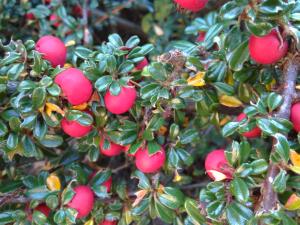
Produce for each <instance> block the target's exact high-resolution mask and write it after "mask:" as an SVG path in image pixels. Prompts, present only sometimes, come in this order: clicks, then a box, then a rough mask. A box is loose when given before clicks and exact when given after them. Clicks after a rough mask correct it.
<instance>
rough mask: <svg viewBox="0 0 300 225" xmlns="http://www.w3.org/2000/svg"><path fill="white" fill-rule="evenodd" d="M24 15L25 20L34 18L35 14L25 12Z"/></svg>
mask: <svg viewBox="0 0 300 225" xmlns="http://www.w3.org/2000/svg"><path fill="white" fill-rule="evenodd" d="M25 17H26V19H27V20H34V19H35V16H34V14H33V13H26V15H25Z"/></svg>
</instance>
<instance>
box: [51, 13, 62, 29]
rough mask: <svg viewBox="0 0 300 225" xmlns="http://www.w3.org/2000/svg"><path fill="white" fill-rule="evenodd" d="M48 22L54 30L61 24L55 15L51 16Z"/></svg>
mask: <svg viewBox="0 0 300 225" xmlns="http://www.w3.org/2000/svg"><path fill="white" fill-rule="evenodd" d="M49 20H50V22H51V24H52V25H53V26H54V27H56V28H57V27H59V26H60V24H61V23H60V18H59V17H58V16H57V15H56V14H51V15H50V17H49Z"/></svg>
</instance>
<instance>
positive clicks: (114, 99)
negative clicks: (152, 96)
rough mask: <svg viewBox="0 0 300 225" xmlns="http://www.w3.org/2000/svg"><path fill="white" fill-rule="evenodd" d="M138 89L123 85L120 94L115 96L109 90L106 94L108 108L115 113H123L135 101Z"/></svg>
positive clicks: (105, 100)
mask: <svg viewBox="0 0 300 225" xmlns="http://www.w3.org/2000/svg"><path fill="white" fill-rule="evenodd" d="M136 95H137V94H136V90H135V87H133V86H127V87H124V86H123V87H121V91H120V93H119V95H117V96H115V95H112V94H111V93H110V91H109V90H108V91H107V92H106V94H105V96H104V103H105V106H106V109H107V110H108V111H109V112H111V113H113V114H123V113H125V112H127V111H129V110H130V109H131V107H132V106H133V105H134V103H135V99H136Z"/></svg>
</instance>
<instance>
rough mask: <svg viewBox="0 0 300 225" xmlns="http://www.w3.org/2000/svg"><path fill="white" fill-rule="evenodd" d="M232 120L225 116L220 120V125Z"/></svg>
mask: <svg viewBox="0 0 300 225" xmlns="http://www.w3.org/2000/svg"><path fill="white" fill-rule="evenodd" d="M229 121H230V119H229V117H228V116H226V117H225V118H223V119H222V120H221V121H220V123H219V124H220V126H224V125H225V124H226V123H228V122H229Z"/></svg>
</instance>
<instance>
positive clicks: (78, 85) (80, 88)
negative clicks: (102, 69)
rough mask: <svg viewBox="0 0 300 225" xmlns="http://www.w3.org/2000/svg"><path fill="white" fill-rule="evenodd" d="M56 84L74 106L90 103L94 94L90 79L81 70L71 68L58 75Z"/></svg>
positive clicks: (55, 80)
mask: <svg viewBox="0 0 300 225" xmlns="http://www.w3.org/2000/svg"><path fill="white" fill-rule="evenodd" d="M54 82H55V83H56V84H58V85H59V86H60V88H61V89H62V92H63V95H64V97H66V99H67V100H68V101H69V103H71V104H72V105H80V104H83V103H85V102H88V101H89V100H90V98H91V96H92V93H93V86H92V84H91V82H90V81H89V79H87V78H86V76H84V74H83V73H82V72H81V70H79V69H75V68H69V69H66V70H64V71H63V72H61V73H59V74H57V76H56V77H55V79H54Z"/></svg>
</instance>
